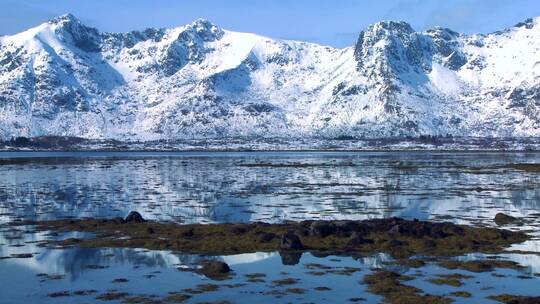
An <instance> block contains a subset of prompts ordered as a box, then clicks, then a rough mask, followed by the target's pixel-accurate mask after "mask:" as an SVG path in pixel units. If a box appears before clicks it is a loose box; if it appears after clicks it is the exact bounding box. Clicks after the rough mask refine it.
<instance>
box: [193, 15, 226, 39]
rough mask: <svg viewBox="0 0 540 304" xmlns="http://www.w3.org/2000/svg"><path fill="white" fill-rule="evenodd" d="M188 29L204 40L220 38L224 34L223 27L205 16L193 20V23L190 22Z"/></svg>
mask: <svg viewBox="0 0 540 304" xmlns="http://www.w3.org/2000/svg"><path fill="white" fill-rule="evenodd" d="M187 30H191V31H193V32H195V33H196V34H197V35H199V36H200V37H202V38H203V39H204V40H214V39H219V38H221V36H223V30H222V29H221V28H219V27H218V26H217V25H215V24H214V23H212V22H210V21H208V20H206V19H203V18H199V19H197V20H195V21H193V22H192V23H191V24H188V25H187Z"/></svg>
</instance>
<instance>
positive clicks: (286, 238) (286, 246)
mask: <svg viewBox="0 0 540 304" xmlns="http://www.w3.org/2000/svg"><path fill="white" fill-rule="evenodd" d="M279 249H280V250H285V251H287V250H302V249H304V246H303V245H302V242H301V241H300V238H299V237H298V236H297V235H296V234H294V233H290V232H288V233H285V234H283V236H282V237H281V243H280V245H279Z"/></svg>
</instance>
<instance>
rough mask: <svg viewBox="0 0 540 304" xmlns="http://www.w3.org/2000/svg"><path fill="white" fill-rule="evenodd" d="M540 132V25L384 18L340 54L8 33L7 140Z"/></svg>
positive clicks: (75, 28)
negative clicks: (472, 29)
mask: <svg viewBox="0 0 540 304" xmlns="http://www.w3.org/2000/svg"><path fill="white" fill-rule="evenodd" d="M447 134H451V135H453V136H492V137H506V136H515V137H521V136H540V18H535V19H529V20H526V21H525V22H522V23H519V24H517V25H516V26H515V27H512V28H509V29H506V30H503V31H500V32H496V33H492V34H488V35H461V34H459V33H456V32H453V31H451V30H449V29H445V28H434V29H431V30H428V31H425V32H415V31H414V30H413V29H412V28H411V26H410V25H408V24H407V23H404V22H393V21H384V22H379V23H376V24H373V25H371V26H369V27H368V28H367V29H365V30H364V31H362V32H361V33H360V35H359V38H358V42H357V43H356V45H354V46H352V47H349V48H345V49H335V48H331V47H327V46H321V45H317V44H312V43H305V42H297V41H284V40H277V39H271V38H267V37H262V36H258V35H254V34H247V33H237V32H231V31H227V30H224V29H221V28H219V27H218V26H216V25H214V24H212V23H210V22H208V21H205V20H197V21H195V22H193V23H192V24H188V25H186V26H181V27H177V28H172V29H147V30H145V31H142V32H138V31H134V32H130V33H100V32H99V31H98V30H96V29H94V28H91V27H87V26H85V25H84V24H82V23H81V22H80V21H79V20H77V19H76V18H75V17H73V16H72V15H64V16H61V17H58V18H55V19H52V20H50V21H49V22H47V23H44V24H42V25H40V26H38V27H35V28H32V29H29V30H27V31H25V32H22V33H19V34H16V35H13V36H2V37H0V138H4V139H6V138H11V137H16V136H26V137H32V136H42V135H61V136H79V137H85V138H94V139H104V138H108V139H120V140H123V139H129V140H155V139H189V138H217V137H224V136H226V137H266V138H270V137H285V138H306V137H317V138H336V137H342V136H347V137H349V136H351V137H396V136H397V137H399V136H419V135H447Z"/></svg>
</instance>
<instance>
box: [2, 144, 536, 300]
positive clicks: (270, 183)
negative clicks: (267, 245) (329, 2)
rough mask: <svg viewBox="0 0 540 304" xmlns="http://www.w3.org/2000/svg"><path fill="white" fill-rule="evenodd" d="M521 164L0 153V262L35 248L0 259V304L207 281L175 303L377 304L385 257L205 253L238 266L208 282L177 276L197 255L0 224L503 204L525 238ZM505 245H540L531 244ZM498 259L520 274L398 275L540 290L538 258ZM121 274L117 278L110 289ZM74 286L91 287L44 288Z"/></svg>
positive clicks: (505, 158) (407, 157)
mask: <svg viewBox="0 0 540 304" xmlns="http://www.w3.org/2000/svg"><path fill="white" fill-rule="evenodd" d="M523 163H540V154H539V153H481V152H476V153H442V152H438V153H436V152H363V153H352V152H343V153H342V152H340V153H332V152H298V153H292V152H291V153H278V152H252V153H248V152H245V153H240V152H239V153H218V152H214V153H196V152H190V153H150V152H148V153H147V152H144V153H143V152H140V153H139V152H129V153H122V152H79V153H72V152H65V153H49V152H43V153H36V152H13V153H6V152H4V153H0V224H2V227H0V257H10V256H11V255H13V254H21V253H31V254H32V257H29V258H9V259H0V273H2V274H3V275H2V276H1V277H0V286H1V287H0V289H1V290H2V297H1V299H0V302H1V303H24V302H26V303H30V302H39V303H44V302H50V303H81V302H86V303H89V302H94V301H96V299H95V298H96V296H99V295H100V294H103V293H104V292H106V291H107V290H111V289H114V290H118V291H120V292H127V293H129V294H131V295H145V296H147V297H150V298H151V297H152V296H155V299H158V297H163V296H164V295H167V294H168V293H170V292H181V291H182V290H183V289H186V288H194V287H195V286H196V285H198V284H208V283H210V284H217V285H219V286H218V289H217V290H216V291H212V292H204V293H199V294H196V293H195V294H193V297H192V298H191V299H189V300H188V301H186V302H187V303H198V302H204V301H216V300H226V301H229V302H231V303H254V302H255V301H256V302H257V303H276V302H280V303H281V302H285V303H286V302H291V303H311V302H316V303H319V302H320V303H324V302H332V303H348V302H351V301H350V300H351V299H352V300H355V299H357V300H358V299H359V298H363V299H365V300H363V301H364V303H373V302H378V301H379V300H380V298H379V297H378V296H375V295H371V294H369V293H367V291H366V287H365V286H364V285H362V284H360V281H361V280H362V277H363V275H365V274H366V273H369V272H370V269H371V268H374V267H382V266H383V265H384V262H385V261H388V260H390V257H388V256H385V255H377V256H372V257H364V258H356V259H353V258H350V257H347V258H344V257H325V258H318V257H315V256H312V255H311V254H304V255H303V256H302V257H301V258H300V260H299V261H297V262H298V263H297V264H295V265H284V264H283V263H282V257H281V256H280V255H279V253H253V254H243V255H237V256H226V257H213V258H217V259H223V260H225V261H226V262H227V263H229V264H230V265H231V267H232V268H233V270H234V271H235V276H234V277H233V279H231V280H227V281H225V282H217V283H216V282H214V281H211V280H209V279H207V278H204V277H201V276H199V275H196V274H193V273H190V272H183V271H179V270H178V268H181V267H182V266H184V265H192V264H194V263H196V262H197V260H199V259H200V258H201V257H198V256H191V255H185V254H182V253H177V252H164V251H147V250H135V249H107V248H104V249H81V248H71V249H45V248H43V247H40V246H38V243H39V241H43V240H45V239H50V238H67V237H73V234H70V235H51V234H50V233H47V232H39V233H37V232H33V231H32V229H31V227H16V228H13V227H8V226H6V225H4V224H6V223H8V222H10V221H13V220H18V219H56V218H67V217H84V216H92V217H94V216H97V217H114V216H125V215H126V214H127V213H128V212H129V211H131V210H137V211H139V212H140V213H142V214H143V216H144V217H145V218H149V219H156V220H161V221H174V222H178V223H216V222H250V221H265V222H282V221H285V220H303V219H368V218H375V217H389V216H399V217H404V218H411V219H412V218H419V219H429V220H435V221H453V222H456V223H461V224H473V225H490V226H493V225H494V224H493V217H494V215H495V214H496V213H497V212H504V213H507V214H510V215H513V216H518V217H529V218H530V219H531V220H532V223H533V224H531V225H527V226H518V227H510V228H511V229H517V230H519V229H522V230H530V231H532V233H533V234H536V233H537V231H538V225H537V224H538V222H539V221H540V219H539V217H540V173H538V172H527V171H519V170H516V169H512V166H511V164H523ZM535 220H536V222H535ZM77 237H81V236H80V235H77ZM515 249H520V250H527V251H535V252H540V246H539V244H538V242H537V241H536V240H533V241H530V242H527V243H526V244H521V245H516V246H515ZM501 257H502V258H506V259H511V260H514V261H518V262H519V263H521V264H522V265H523V266H526V270H524V271H522V272H517V271H514V270H498V271H497V274H496V276H494V275H493V274H492V273H482V274H474V275H473V276H474V277H473V278H471V279H468V280H465V281H464V283H465V285H464V286H461V287H459V288H456V287H451V286H439V285H434V284H430V283H428V282H426V280H427V279H428V278H429V277H430V276H432V275H434V274H444V273H447V272H448V270H445V269H441V268H439V267H437V266H435V265H427V266H426V267H422V268H420V269H406V268H402V269H399V271H400V272H403V273H406V274H411V275H415V276H416V279H415V280H413V281H410V282H407V284H410V285H414V286H417V287H420V288H422V289H424V290H426V292H430V293H433V294H440V295H448V294H449V293H450V292H453V291H459V290H466V291H469V292H471V293H472V294H473V297H471V298H468V299H466V298H455V299H456V303H494V302H490V301H489V300H487V299H486V297H487V296H489V295H492V294H500V293H505V292H506V293H514V294H515V293H519V294H527V295H539V294H538V290H537V289H538V288H537V287H535V286H540V285H539V284H540V277H539V276H538V273H540V256H539V255H536V254H507V255H504V256H501ZM462 258H463V259H475V258H478V256H476V255H470V256H466V257H462ZM313 263H317V264H324V265H326V266H330V267H334V268H336V269H339V268H340V267H341V268H343V267H354V268H357V271H355V272H354V273H352V274H348V275H344V274H337V273H331V274H327V275H324V276H316V275H313V274H310V270H312V269H311V268H312V264H313ZM289 264H290V263H289ZM310 265H311V266H310ZM311 272H312V271H311ZM250 273H264V274H266V277H265V278H264V279H263V280H261V281H262V282H248V281H247V280H246V277H245V275H246V274H250ZM535 274H537V275H536V276H535ZM469 275H471V274H470V273H469ZM501 275H504V276H501ZM118 278H122V279H124V278H125V279H127V280H128V281H127V282H124V283H111V281H113V280H114V279H118ZM284 278H295V279H298V283H297V284H294V285H292V286H275V285H274V284H272V281H273V280H278V279H284ZM320 287H327V288H328V289H329V290H327V289H321V288H320ZM287 288H296V289H295V290H294V292H292V291H287ZM77 290H96V292H95V293H91V294H88V295H72V296H63V297H56V298H53V297H50V296H48V294H50V293H53V292H59V291H69V292H70V293H73V292H74V291H77ZM301 291H302V292H301ZM239 295H240V296H239ZM113 302H114V301H113ZM117 302H118V301H117ZM120 302H121V301H120Z"/></svg>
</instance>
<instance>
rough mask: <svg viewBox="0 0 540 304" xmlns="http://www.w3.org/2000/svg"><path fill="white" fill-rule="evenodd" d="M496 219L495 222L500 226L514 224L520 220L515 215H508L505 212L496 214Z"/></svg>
mask: <svg viewBox="0 0 540 304" xmlns="http://www.w3.org/2000/svg"><path fill="white" fill-rule="evenodd" d="M494 221H495V224H497V225H499V226H503V225H509V224H514V223H516V222H517V221H518V219H517V218H515V217H513V216H510V215H506V214H504V213H500V212H499V213H497V214H496V215H495V218H494Z"/></svg>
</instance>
